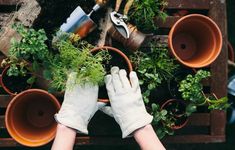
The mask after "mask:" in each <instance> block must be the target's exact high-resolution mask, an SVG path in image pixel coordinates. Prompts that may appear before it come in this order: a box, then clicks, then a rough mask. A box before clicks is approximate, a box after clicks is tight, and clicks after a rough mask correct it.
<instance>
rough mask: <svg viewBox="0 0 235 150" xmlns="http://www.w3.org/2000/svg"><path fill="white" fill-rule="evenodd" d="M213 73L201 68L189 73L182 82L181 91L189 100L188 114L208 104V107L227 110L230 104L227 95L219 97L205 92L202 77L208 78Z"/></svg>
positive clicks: (185, 98) (183, 96) (184, 97)
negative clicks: (191, 73)
mask: <svg viewBox="0 0 235 150" xmlns="http://www.w3.org/2000/svg"><path fill="white" fill-rule="evenodd" d="M210 75H211V74H210V72H209V71H204V70H199V71H197V73H196V74H195V75H194V76H193V75H188V76H187V77H186V79H184V80H182V81H181V82H180V86H179V92H181V93H182V98H183V99H184V100H186V101H188V102H189V105H188V106H187V108H186V110H187V115H188V116H189V115H191V113H193V112H195V111H196V110H197V106H201V105H208V109H210V110H213V109H219V110H226V109H227V108H228V107H229V106H230V105H229V104H228V99H227V97H223V98H221V99H217V98H216V96H215V95H214V96H206V95H205V94H204V93H203V85H202V84H201V80H202V79H206V78H207V77H209V76H210Z"/></svg>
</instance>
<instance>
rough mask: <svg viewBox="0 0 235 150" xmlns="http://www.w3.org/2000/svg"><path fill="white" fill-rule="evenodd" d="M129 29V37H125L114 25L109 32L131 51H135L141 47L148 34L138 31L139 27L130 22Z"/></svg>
mask: <svg viewBox="0 0 235 150" xmlns="http://www.w3.org/2000/svg"><path fill="white" fill-rule="evenodd" d="M128 29H129V31H130V37H129V38H125V37H123V36H122V35H121V34H120V33H119V32H118V31H117V29H116V28H115V27H114V26H113V25H112V27H111V28H110V29H109V31H108V34H109V35H110V36H111V37H112V38H113V39H114V40H116V41H117V42H120V43H122V44H123V46H124V47H125V48H127V49H128V50H129V51H131V52H135V51H136V50H137V49H138V48H140V46H141V45H142V44H143V42H144V41H145V39H146V37H147V36H146V35H145V34H143V33H142V32H140V31H138V29H137V27H136V26H133V25H131V24H128Z"/></svg>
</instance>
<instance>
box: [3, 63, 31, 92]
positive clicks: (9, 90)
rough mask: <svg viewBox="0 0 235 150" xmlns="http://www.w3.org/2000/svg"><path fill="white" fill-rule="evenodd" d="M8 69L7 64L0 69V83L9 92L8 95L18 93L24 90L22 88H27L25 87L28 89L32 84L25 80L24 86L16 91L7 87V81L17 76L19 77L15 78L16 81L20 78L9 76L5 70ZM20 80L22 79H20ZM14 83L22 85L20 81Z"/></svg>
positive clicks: (11, 80) (12, 80)
mask: <svg viewBox="0 0 235 150" xmlns="http://www.w3.org/2000/svg"><path fill="white" fill-rule="evenodd" d="M8 69H9V66H7V67H5V68H4V69H3V71H2V74H1V75H0V85H1V86H2V88H3V89H4V90H5V91H6V92H7V93H8V94H10V95H16V94H17V93H19V92H22V91H24V90H27V89H30V88H31V87H32V85H31V84H28V83H27V82H26V81H25V82H24V85H25V86H24V87H22V89H18V91H12V90H11V89H10V88H11V87H8V85H7V82H14V79H16V78H19V79H17V80H15V81H16V82H17V81H18V80H20V77H14V76H12V77H9V76H8V75H7V71H8ZM6 78H9V79H6ZM21 81H22V80H21ZM12 84H13V83H12ZM14 85H23V83H22V82H21V83H18V82H17V83H14ZM14 85H11V86H14Z"/></svg>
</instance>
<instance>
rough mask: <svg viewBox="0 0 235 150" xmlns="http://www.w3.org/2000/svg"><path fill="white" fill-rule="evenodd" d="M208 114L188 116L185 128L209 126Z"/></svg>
mask: <svg viewBox="0 0 235 150" xmlns="http://www.w3.org/2000/svg"><path fill="white" fill-rule="evenodd" d="M210 121H211V119H210V113H195V114H192V116H190V118H189V121H188V123H187V126H210V124H211V123H210Z"/></svg>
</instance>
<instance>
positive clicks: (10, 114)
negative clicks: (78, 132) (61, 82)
mask: <svg viewBox="0 0 235 150" xmlns="http://www.w3.org/2000/svg"><path fill="white" fill-rule="evenodd" d="M59 108H60V103H59V102H58V100H57V99H56V98H55V97H54V96H53V95H52V94H50V93H48V92H47V91H44V90H40V89H29V90H26V91H23V92H21V93H19V94H18V95H16V96H15V97H14V98H13V99H12V100H11V101H10V103H9V104H8V106H7V109H6V113H5V124H6V128H7V131H8V133H9V134H10V135H11V137H12V138H13V139H14V140H15V141H17V142H18V143H20V144H22V145H24V146H29V147H37V146H42V145H45V144H47V143H49V142H50V141H51V140H53V138H54V137H55V133H56V125H57V123H56V122H55V120H54V117H53V116H54V114H55V113H56V112H57V111H59Z"/></svg>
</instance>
